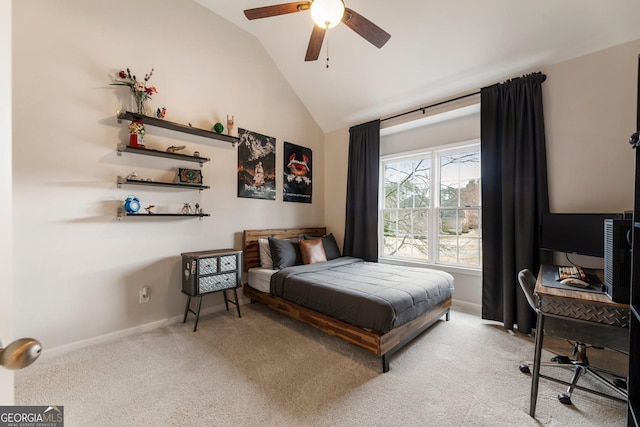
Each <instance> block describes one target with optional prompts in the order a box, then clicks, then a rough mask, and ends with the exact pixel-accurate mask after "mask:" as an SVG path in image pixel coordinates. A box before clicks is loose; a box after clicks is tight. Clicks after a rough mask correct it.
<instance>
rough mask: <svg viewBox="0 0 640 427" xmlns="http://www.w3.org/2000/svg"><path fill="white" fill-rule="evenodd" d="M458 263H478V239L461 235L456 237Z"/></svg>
mask: <svg viewBox="0 0 640 427" xmlns="http://www.w3.org/2000/svg"><path fill="white" fill-rule="evenodd" d="M458 263H460V264H465V265H480V240H479V239H474V238H467V237H461V238H460V239H458Z"/></svg>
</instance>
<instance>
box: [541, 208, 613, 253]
mask: <svg viewBox="0 0 640 427" xmlns="http://www.w3.org/2000/svg"><path fill="white" fill-rule="evenodd" d="M622 217H623V215H622V214H621V213H549V214H544V215H543V216H542V225H541V227H540V247H541V248H542V249H546V250H549V251H555V252H566V253H573V254H578V255H588V256H593V257H599V258H603V257H604V220H605V219H621V218H622Z"/></svg>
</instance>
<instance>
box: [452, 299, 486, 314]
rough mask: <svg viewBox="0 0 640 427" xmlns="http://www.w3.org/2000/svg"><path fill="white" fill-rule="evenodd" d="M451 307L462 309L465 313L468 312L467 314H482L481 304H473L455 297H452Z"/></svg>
mask: <svg viewBox="0 0 640 427" xmlns="http://www.w3.org/2000/svg"><path fill="white" fill-rule="evenodd" d="M451 306H452V308H454V309H456V310H459V311H463V312H465V313H469V314H475V315H476V316H482V305H481V304H475V303H472V302H467V301H460V300H457V299H455V298H454V299H453V301H452V303H451Z"/></svg>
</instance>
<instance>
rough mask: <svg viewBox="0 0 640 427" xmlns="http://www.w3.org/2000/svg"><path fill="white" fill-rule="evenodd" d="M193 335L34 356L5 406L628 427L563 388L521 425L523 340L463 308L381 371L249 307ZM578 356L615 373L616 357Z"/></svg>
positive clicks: (189, 420)
mask: <svg viewBox="0 0 640 427" xmlns="http://www.w3.org/2000/svg"><path fill="white" fill-rule="evenodd" d="M192 328H193V323H192V322H190V321H187V323H186V324H183V323H176V324H173V325H170V326H167V327H163V328H159V329H156V330H153V331H150V332H145V333H141V334H138V335H133V336H129V337H126V338H121V339H118V340H115V341H113V342H110V343H108V344H102V345H96V346H93V347H90V348H85V349H81V350H77V351H74V352H71V353H67V354H63V355H59V356H55V357H49V358H47V357H46V356H44V357H43V358H41V360H38V361H37V362H36V363H35V364H33V365H32V366H30V367H29V368H27V369H25V370H22V371H17V372H16V376H15V385H16V405H63V406H64V411H65V426H67V427H74V426H365V425H366V426H540V425H544V426H622V425H625V420H626V404H625V403H622V402H618V401H614V400H610V399H606V398H603V397H599V396H596V395H593V394H591V393H585V392H582V391H576V392H574V395H573V405H570V406H568V405H563V404H561V403H560V402H558V400H557V398H556V396H557V394H558V393H559V392H562V391H564V390H565V386H563V385H561V384H556V383H554V382H551V381H548V380H544V379H541V380H540V392H539V397H538V408H537V413H536V419H534V418H531V417H530V416H529V415H528V410H529V390H530V384H531V377H530V376H529V375H525V374H523V373H521V372H520V371H519V369H518V365H519V364H520V362H521V361H522V360H527V359H531V358H532V356H533V341H532V339H531V338H530V337H525V336H522V335H519V334H511V333H509V332H507V331H505V330H504V329H503V328H502V327H501V326H500V325H499V324H497V323H495V322H487V321H483V320H481V319H480V318H479V317H478V316H477V315H473V314H469V313H466V312H462V311H457V310H454V311H453V312H452V314H451V320H450V321H449V322H445V321H438V322H437V323H436V324H435V325H433V327H431V328H430V329H429V330H427V331H426V332H425V333H423V334H422V335H421V336H420V337H418V338H417V339H416V340H414V341H413V342H412V343H411V344H409V345H408V346H406V347H405V348H404V349H402V350H401V351H399V352H398V353H397V354H396V355H395V356H393V357H392V358H391V370H390V371H389V372H388V373H386V374H383V373H382V367H381V361H380V358H379V357H376V356H373V355H371V354H370V353H368V352H366V351H364V350H361V349H359V348H357V347H355V346H353V345H350V344H347V343H345V342H343V341H341V340H339V339H337V338H334V337H331V336H328V335H326V334H324V333H322V332H319V331H317V330H315V329H314V328H311V327H309V326H306V325H304V324H302V323H300V322H298V321H295V320H291V319H289V318H287V317H285V316H282V315H280V314H278V313H276V312H274V311H272V310H270V309H269V308H267V307H265V306H262V305H260V304H251V305H244V306H242V318H241V319H239V318H238V317H237V316H236V315H235V310H232V311H229V312H219V313H214V314H211V315H208V316H205V317H202V318H201V319H200V323H199V325H198V331H197V332H195V333H194V332H193V331H192ZM562 344H563V343H562V342H560V343H558V342H556V345H558V346H562ZM564 349H565V351H564V353H565V354H567V352H568V351H569V347H568V346H567V345H564ZM551 356H552V354H551V353H548V352H545V354H544V355H543V357H544V358H545V359H547V358H549V357H551ZM589 356H590V360H591V362H592V364H596V363H597V361H598V360H599V359H602V361H603V362H604V361H606V362H608V363H609V364H613V365H614V368H616V369H617V372H619V373H625V374H626V363H627V362H626V360H627V359H626V357H625V356H623V355H620V354H618V353H615V354H614V353H613V352H609V351H607V350H593V349H590V350H589ZM608 368H609V369H611V367H608ZM555 371H556V372H557V376H562V377H563V378H564V379H567V378H568V374H569V372H568V371H565V370H562V369H557V368H556V369H555ZM547 372H549V371H547ZM581 382H582V384H583V385H589V384H590V382H589V381H585V380H581Z"/></svg>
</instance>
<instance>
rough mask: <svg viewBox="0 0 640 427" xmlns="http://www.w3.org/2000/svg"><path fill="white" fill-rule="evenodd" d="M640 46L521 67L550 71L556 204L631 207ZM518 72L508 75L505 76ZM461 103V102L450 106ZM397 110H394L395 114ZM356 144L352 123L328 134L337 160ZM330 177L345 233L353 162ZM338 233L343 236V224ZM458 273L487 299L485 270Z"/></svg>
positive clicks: (467, 297) (476, 300)
mask: <svg viewBox="0 0 640 427" xmlns="http://www.w3.org/2000/svg"><path fill="white" fill-rule="evenodd" d="M639 53H640V40H637V41H634V42H630V43H626V44H623V45H620V46H616V47H613V48H610V49H606V50H604V51H601V52H596V53H594V54H591V55H586V56H583V57H580V58H576V59H573V60H571V61H566V62H562V63H559V64H555V65H552V66H548V67H544V68H542V69H532V70H523V71H522V73H520V74H519V75H523V74H527V73H529V72H533V71H542V72H543V73H544V74H546V75H547V81H546V82H545V83H544V84H543V85H542V88H543V100H544V112H545V126H546V138H547V156H548V177H549V198H550V207H551V211H552V212H612V211H613V212H621V211H623V210H627V209H630V208H631V205H632V201H633V200H632V191H633V156H632V151H631V148H630V147H629V145H628V144H627V141H628V139H629V135H631V133H633V132H634V131H635V114H636V88H637V68H638V62H637V58H638V54H639ZM517 76H518V75H505V76H503V78H502V79H500V81H505V80H508V79H511V78H513V77H517ZM493 83H496V82H495V81H494V82H486V84H487V85H490V84H493ZM455 95H457V94H452V96H455ZM459 106H460V105H459V104H458V103H455V104H452V105H450V106H449V108H452V107H459ZM438 111H439V112H440V111H443V110H442V109H439V110H438ZM397 113H399V112H398V111H389V114H388V115H389V116H392V115H395V114H397ZM372 119H373V118H372ZM356 124H357V123H354V125H356ZM442 129H444V127H443V128H442ZM434 132H438V138H440V139H441V140H442V141H443V142H451V141H455V140H456V138H452V137H451V135H450V134H447V132H440V130H439V129H435V128H434ZM456 132H458V131H456ZM348 146H349V131H348V129H344V130H340V131H336V132H332V133H330V134H327V135H326V136H325V158H326V159H331V162H332V163H333V162H334V161H335V159H339V160H338V161H337V162H336V165H342V164H343V163H344V164H345V165H346V160H344V161H343V159H345V158H346V156H347V155H348ZM423 146H428V144H427V143H425V144H424V145H423ZM416 148H419V147H418V146H417V145H415V146H412V147H409V149H416ZM387 150H392V149H391V148H387ZM386 152H391V151H386ZM327 163H328V164H327V171H328V172H329V170H330V169H329V168H330V166H329V161H328V162H327ZM325 180H326V181H325V187H326V188H328V189H329V188H330V189H331V192H327V194H326V196H325V204H326V208H325V209H326V215H325V223H326V225H327V227H328V228H329V229H331V230H334V232H336V231H337V230H341V231H342V234H343V233H344V215H345V211H344V206H345V202H344V200H345V197H346V184H345V182H346V166H344V169H339V170H332V171H331V173H327V174H326V175H325ZM336 235H340V236H342V235H341V234H340V233H339V232H338V233H336ZM587 261H590V262H592V261H593V259H591V260H587ZM593 266H594V267H597V266H598V265H597V264H596V265H593ZM454 275H455V276H456V282H457V288H458V289H459V290H460V291H458V290H457V291H456V294H455V295H454V298H456V299H459V300H462V301H465V302H470V303H473V304H481V287H482V280H481V277H478V276H472V275H465V277H463V276H461V275H458V274H455V273H454Z"/></svg>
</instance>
